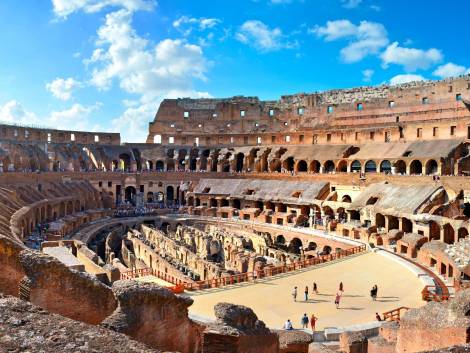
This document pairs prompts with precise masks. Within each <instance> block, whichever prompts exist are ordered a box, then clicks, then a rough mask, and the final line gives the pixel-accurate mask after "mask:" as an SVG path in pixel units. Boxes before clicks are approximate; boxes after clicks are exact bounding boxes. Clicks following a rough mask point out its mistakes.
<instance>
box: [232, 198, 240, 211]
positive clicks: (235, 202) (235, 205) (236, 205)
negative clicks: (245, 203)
mask: <svg viewBox="0 0 470 353" xmlns="http://www.w3.org/2000/svg"><path fill="white" fill-rule="evenodd" d="M233 208H236V209H237V210H240V209H241V203H240V200H239V199H233Z"/></svg>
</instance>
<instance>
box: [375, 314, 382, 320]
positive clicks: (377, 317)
mask: <svg viewBox="0 0 470 353" xmlns="http://www.w3.org/2000/svg"><path fill="white" fill-rule="evenodd" d="M375 318H376V319H377V321H382V318H381V317H380V315H379V313H375Z"/></svg>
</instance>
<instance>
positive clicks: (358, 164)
mask: <svg viewBox="0 0 470 353" xmlns="http://www.w3.org/2000/svg"><path fill="white" fill-rule="evenodd" d="M361 167H362V166H361V162H359V161H357V160H356V161H353V162H352V163H351V172H356V173H360V172H361Z"/></svg>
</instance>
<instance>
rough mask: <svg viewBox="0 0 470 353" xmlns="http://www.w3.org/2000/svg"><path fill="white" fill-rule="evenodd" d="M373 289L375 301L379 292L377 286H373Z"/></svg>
mask: <svg viewBox="0 0 470 353" xmlns="http://www.w3.org/2000/svg"><path fill="white" fill-rule="evenodd" d="M374 287H375V299H377V293H378V292H379V287H377V285H375V286H374Z"/></svg>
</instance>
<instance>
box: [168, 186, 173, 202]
mask: <svg viewBox="0 0 470 353" xmlns="http://www.w3.org/2000/svg"><path fill="white" fill-rule="evenodd" d="M174 199H175V188H174V187H173V186H172V185H168V186H167V187H166V200H167V202H173V201H174Z"/></svg>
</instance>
